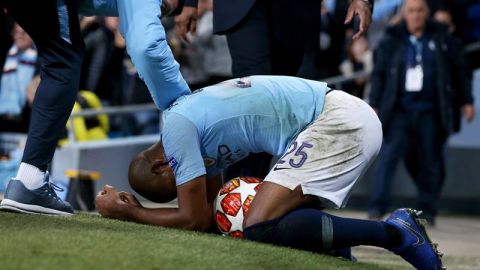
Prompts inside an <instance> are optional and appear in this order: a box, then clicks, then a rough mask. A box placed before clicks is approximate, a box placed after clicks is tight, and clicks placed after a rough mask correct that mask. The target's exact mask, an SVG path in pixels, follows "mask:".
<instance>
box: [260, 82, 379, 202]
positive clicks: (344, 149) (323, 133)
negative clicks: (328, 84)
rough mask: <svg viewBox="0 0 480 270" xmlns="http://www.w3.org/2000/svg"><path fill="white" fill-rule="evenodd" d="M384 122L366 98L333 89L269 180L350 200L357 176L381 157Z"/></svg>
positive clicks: (328, 198) (337, 199) (329, 198)
mask: <svg viewBox="0 0 480 270" xmlns="http://www.w3.org/2000/svg"><path fill="white" fill-rule="evenodd" d="M381 145H382V125H381V123H380V120H379V119H378V117H377V115H376V113H375V112H374V111H373V109H372V108H371V107H370V106H369V105H368V104H367V103H365V102H364V101H363V100H361V99H359V98H356V97H354V96H352V95H349V94H347V93H345V92H343V91H337V90H333V91H332V92H330V93H328V95H327V96H326V97H325V104H324V106H323V111H322V113H321V114H320V115H319V116H318V118H317V119H316V120H315V121H314V122H312V123H311V124H310V125H309V126H307V127H306V129H305V130H303V131H302V132H301V133H300V134H299V135H298V136H297V138H296V139H295V141H294V142H292V144H291V145H290V147H289V148H288V151H287V152H286V153H285V154H284V155H283V156H282V157H281V158H280V159H279V160H278V161H277V163H276V164H275V165H274V166H273V168H272V170H271V171H270V173H269V174H268V175H267V177H266V178H265V180H264V181H267V182H272V183H276V184H278V185H281V186H284V187H286V188H288V189H291V190H294V189H295V188H296V187H298V186H299V185H300V186H301V188H302V191H303V194H306V195H307V194H308V195H315V196H317V197H319V198H320V200H322V203H323V204H324V205H325V206H329V207H335V208H340V207H344V206H345V205H346V202H347V200H348V197H349V195H350V192H351V190H352V187H353V185H354V184H355V182H356V181H357V180H358V179H359V178H360V177H361V176H362V175H363V173H364V172H365V171H366V170H367V168H368V167H369V166H370V165H371V163H372V162H373V161H374V159H375V158H376V156H377V154H378V151H379V150H380V147H381Z"/></svg>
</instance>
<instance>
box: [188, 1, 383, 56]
mask: <svg viewBox="0 0 480 270" xmlns="http://www.w3.org/2000/svg"><path fill="white" fill-rule="evenodd" d="M257 1H262V0H214V1H213V32H214V33H215V34H225V33H227V32H228V31H231V30H232V29H234V27H235V26H237V25H238V24H239V23H240V22H241V21H242V20H243V19H244V18H245V17H246V16H247V14H248V12H249V11H250V10H251V9H252V7H253V6H254V5H255V3H256V2H257ZM270 1H271V3H272V11H271V12H273V13H274V14H276V16H274V19H273V22H272V23H274V24H275V25H276V26H277V28H279V29H282V33H281V34H282V36H283V37H284V38H285V39H288V40H292V41H294V42H295V43H298V44H303V43H306V44H315V45H316V44H317V43H318V36H319V34H320V7H321V2H322V0H270ZM344 1H349V0H344ZM368 1H369V2H370V5H371V6H372V8H373V3H374V0H368ZM340 2H341V1H340ZM197 3H198V0H185V6H194V7H196V6H197ZM344 19H345V18H344V17H343V18H341V20H344ZM306 47H310V46H306ZM317 47H318V46H317Z"/></svg>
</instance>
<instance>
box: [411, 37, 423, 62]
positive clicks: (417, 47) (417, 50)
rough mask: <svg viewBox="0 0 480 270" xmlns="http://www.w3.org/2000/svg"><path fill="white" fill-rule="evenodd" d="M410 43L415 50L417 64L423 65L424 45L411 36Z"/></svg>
mask: <svg viewBox="0 0 480 270" xmlns="http://www.w3.org/2000/svg"><path fill="white" fill-rule="evenodd" d="M410 42H411V43H412V45H413V48H414V50H415V62H416V63H415V64H417V65H421V64H422V60H423V59H422V50H423V43H422V41H420V40H418V38H416V37H415V36H410Z"/></svg>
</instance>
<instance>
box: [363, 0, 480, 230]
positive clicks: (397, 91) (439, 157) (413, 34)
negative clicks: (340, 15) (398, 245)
mask: <svg viewBox="0 0 480 270" xmlns="http://www.w3.org/2000/svg"><path fill="white" fill-rule="evenodd" d="M428 17H429V9H428V6H427V3H426V1H425V0H406V1H405V5H404V7H403V21H402V22H401V23H400V24H398V25H395V26H392V27H390V28H389V29H388V30H387V32H386V35H385V37H384V38H383V40H382V41H381V43H380V45H379V47H378V49H377V50H376V52H375V63H374V64H375V65H374V70H373V74H372V90H371V94H370V104H371V106H372V107H373V108H374V109H375V110H376V111H377V113H378V114H379V117H380V120H381V121H382V124H383V130H384V142H383V146H382V149H381V151H380V154H379V158H378V162H377V166H376V169H375V171H374V182H373V192H372V198H371V203H370V208H369V216H370V218H373V219H379V218H381V217H382V216H383V215H384V214H385V213H386V212H387V211H388V210H389V209H388V208H389V200H390V193H391V183H392V180H393V179H394V175H395V169H396V166H397V164H398V162H399V161H400V159H402V158H403V159H404V161H405V164H406V167H407V170H408V172H409V174H410V175H411V176H412V178H413V180H414V182H415V184H416V187H417V189H418V208H419V209H421V210H423V211H424V214H425V217H426V218H427V220H428V221H429V222H430V223H431V224H434V221H435V216H436V214H437V201H438V199H439V196H440V193H441V190H442V185H443V181H444V178H445V166H444V149H445V144H446V140H447V138H448V136H449V135H450V134H452V133H453V132H456V131H458V129H459V122H460V119H459V118H460V117H459V116H460V115H461V114H460V111H462V113H463V115H464V117H465V118H466V119H467V120H468V121H471V120H473V118H474V114H475V112H474V109H473V106H472V103H473V98H472V93H471V84H470V81H469V80H468V76H467V70H466V66H465V63H464V59H463V55H462V51H461V48H460V47H459V44H458V43H457V42H456V41H455V39H453V38H452V37H451V36H450V35H449V34H448V31H447V29H446V27H444V26H443V25H440V24H438V23H435V22H432V21H430V20H429V19H428ZM456 111H458V113H455V112H456Z"/></svg>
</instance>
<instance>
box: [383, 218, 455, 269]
mask: <svg viewBox="0 0 480 270" xmlns="http://www.w3.org/2000/svg"><path fill="white" fill-rule="evenodd" d="M420 214H421V212H420V211H415V210H413V209H398V210H396V211H395V212H393V213H392V214H391V215H390V216H389V217H388V218H387V220H386V221H385V222H386V223H388V224H390V225H391V226H393V227H395V228H396V229H397V230H398V231H399V232H400V234H401V235H402V245H401V246H400V247H396V248H391V249H390V251H392V252H393V253H395V254H397V255H399V256H401V257H402V258H403V259H404V260H406V261H407V262H409V263H410V264H411V265H413V266H414V267H415V268H416V269H420V270H443V269H446V268H445V267H444V266H443V265H442V260H441V257H442V256H443V254H442V253H440V252H438V250H437V246H438V245H437V244H433V243H432V241H431V240H430V238H429V237H428V235H427V231H426V230H425V227H424V225H423V223H424V221H423V220H421V219H419V218H418V216H419V215H420Z"/></svg>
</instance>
